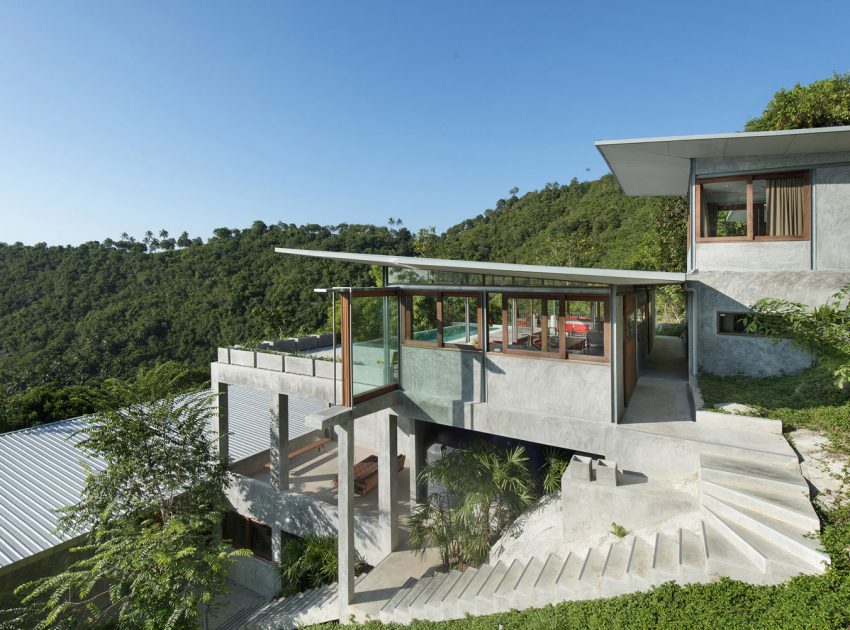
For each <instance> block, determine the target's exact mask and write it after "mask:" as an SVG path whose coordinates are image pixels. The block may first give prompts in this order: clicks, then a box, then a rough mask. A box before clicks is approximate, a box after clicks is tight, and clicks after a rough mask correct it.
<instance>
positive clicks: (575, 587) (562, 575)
mask: <svg viewBox="0 0 850 630" xmlns="http://www.w3.org/2000/svg"><path fill="white" fill-rule="evenodd" d="M589 553H590V549H584V550H579V551H575V552H569V553H567V558H566V560H564V562H563V564H562V565H561V570H560V571H559V572H558V577H557V579H556V587H557V588H556V593H557V594H558V597H559V598H560V599H577V598H578V597H579V596H580V595H581V590H582V589H581V585H580V584H579V580H581V574H582V572H583V571H584V566H585V564H586V563H587V560H588V555H589Z"/></svg>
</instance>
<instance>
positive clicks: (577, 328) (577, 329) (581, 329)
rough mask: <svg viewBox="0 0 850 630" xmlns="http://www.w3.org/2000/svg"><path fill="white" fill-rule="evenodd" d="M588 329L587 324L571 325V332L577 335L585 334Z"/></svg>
mask: <svg viewBox="0 0 850 630" xmlns="http://www.w3.org/2000/svg"><path fill="white" fill-rule="evenodd" d="M588 331H590V325H589V324H575V325H574V326H573V332H574V333H575V334H577V335H586V334H587V333H588Z"/></svg>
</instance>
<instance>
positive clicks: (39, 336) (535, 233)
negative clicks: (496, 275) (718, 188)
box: [0, 176, 685, 430]
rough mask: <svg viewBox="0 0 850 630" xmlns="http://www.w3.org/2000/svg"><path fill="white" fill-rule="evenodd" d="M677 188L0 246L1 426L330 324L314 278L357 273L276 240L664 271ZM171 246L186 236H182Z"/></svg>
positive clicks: (353, 279) (678, 236)
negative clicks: (415, 224) (443, 217)
mask: <svg viewBox="0 0 850 630" xmlns="http://www.w3.org/2000/svg"><path fill="white" fill-rule="evenodd" d="M684 209H685V205H684V203H683V202H682V201H681V200H675V199H673V200H671V199H645V198H643V199H632V198H627V197H625V196H623V194H622V193H621V192H620V190H619V188H618V186H617V184H616V181H615V180H614V179H613V177H611V176H606V177H603V178H601V179H599V180H597V181H591V182H578V181H575V180H574V181H573V182H572V183H570V184H569V185H567V186H560V185H558V184H547V185H546V186H545V187H544V188H543V189H542V190H540V191H534V192H529V193H527V194H525V195H523V196H522V197H518V196H516V195H511V196H510V197H509V198H508V199H501V200H499V201H498V202H497V204H496V208H495V209H494V210H487V211H485V212H484V213H483V214H481V215H479V216H477V217H475V218H473V219H470V220H468V221H464V222H463V223H461V224H459V225H456V226H454V227H452V228H450V229H449V230H447V231H446V233H445V234H442V235H439V236H436V235H433V233H431V232H429V231H427V230H423V231H422V232H421V233H420V234H419V235H417V236H416V237H414V236H413V235H412V234H411V233H410V232H409V231H408V230H407V229H405V228H398V229H396V227H393V228H387V227H376V226H371V225H347V224H346V225H340V226H333V227H323V226H318V225H305V226H295V225H287V224H283V223H279V224H276V225H271V226H267V225H266V224H264V223H262V222H260V221H257V222H255V223H254V224H253V225H252V226H251V227H250V228H248V229H244V230H239V229H229V228H219V229H217V230H215V236H213V237H212V238H210V239H209V240H208V241H207V242H206V243H204V242H202V241H201V239H194V240H192V239H189V238H188V237H183V238H181V239H179V240H177V241H175V240H174V239H164V240H163V241H162V242H158V241H157V240H156V239H151V237H150V233H149V235H148V237H147V238H146V239H145V241H144V242H136V241H134V240H133V239H131V238H130V237H127V236H126V235H125V237H123V238H122V240H120V241H112V240H109V239H107V240H106V241H104V242H102V243H100V242H96V241H94V242H89V243H85V244H83V245H80V246H77V247H47V246H45V245H35V246H25V245H21V244H14V245H7V244H0V430H8V429H12V428H19V427H22V426H29V425H31V424H35V423H39V422H45V421H48V420H51V419H60V418H64V417H70V416H73V415H79V414H82V413H87V412H89V411H91V410H92V409H93V406H94V404H95V403H94V398H95V396H94V394H96V389H97V385H98V383H100V382H102V381H103V379H105V378H110V377H114V378H122V379H126V378H129V377H131V376H132V375H133V374H134V373H135V372H136V370H137V369H138V368H140V367H148V366H150V365H152V364H154V363H156V362H157V361H162V360H166V359H174V360H178V361H182V362H185V363H186V364H187V365H189V366H191V367H194V368H198V370H199V374H201V375H202V374H203V373H204V371H205V370H206V366H207V364H208V363H209V362H210V361H211V360H212V359H213V357H214V353H215V348H216V347H217V346H220V345H224V344H232V343H238V342H245V341H251V340H257V339H261V338H270V337H282V336H290V335H296V334H299V333H302V332H315V331H319V330H322V329H324V328H326V327H327V326H328V324H329V322H328V321H327V311H328V309H327V297H326V296H321V295H317V294H314V293H313V291H312V290H313V288H314V287H322V286H330V285H353V286H357V285H360V286H368V285H371V284H373V283H374V280H373V278H372V276H370V275H369V270H368V269H365V268H363V267H362V266H357V265H348V264H344V263H333V262H328V261H320V260H315V259H307V258H304V259H299V258H294V257H289V258H286V259H284V258H282V257H281V256H279V255H277V254H275V253H274V247H300V248H308V249H326V250H336V251H356V252H368V253H387V254H402V255H416V254H417V253H418V254H421V255H432V256H440V257H447V258H467V259H474V260H493V261H507V262H523V263H541V264H559V265H571V266H594V267H621V268H654V269H666V270H674V269H680V268H681V265H683V264H684V243H685V228H684V221H685V218H684V217H685V211H684ZM178 243H182V244H183V247H180V246H178Z"/></svg>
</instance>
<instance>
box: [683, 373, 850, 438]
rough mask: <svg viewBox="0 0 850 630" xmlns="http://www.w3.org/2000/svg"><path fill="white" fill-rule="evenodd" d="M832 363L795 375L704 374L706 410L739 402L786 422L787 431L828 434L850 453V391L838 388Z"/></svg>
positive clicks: (703, 392) (703, 385) (764, 415)
mask: <svg viewBox="0 0 850 630" xmlns="http://www.w3.org/2000/svg"><path fill="white" fill-rule="evenodd" d="M835 368H836V365H832V364H831V363H829V362H823V363H822V364H820V365H818V366H817V367H814V368H812V369H810V370H806V371H805V372H803V373H802V374H797V375H793V376H776V377H769V378H743V377H740V376H713V375H710V374H703V375H701V376H700V379H699V386H700V390H701V391H702V396H703V399H704V400H705V405H706V408H710V407H712V406H713V405H715V404H718V403H725V402H736V403H743V404H745V405H749V406H751V407H753V408H754V409H755V411H756V415H759V416H762V417H766V418H776V419H778V420H782V424H783V427H784V429H785V431H793V430H794V429H800V428H807V429H812V430H814V431H820V432H822V433H824V434H825V435H826V436H827V437H828V438H829V440H830V442H831V443H832V446H833V448H835V449H836V450H837V451H840V452H843V453H848V454H850V390H845V391H841V390H839V389H838V388H837V387H835V384H834V381H833V377H832V372H833V371H834V370H835Z"/></svg>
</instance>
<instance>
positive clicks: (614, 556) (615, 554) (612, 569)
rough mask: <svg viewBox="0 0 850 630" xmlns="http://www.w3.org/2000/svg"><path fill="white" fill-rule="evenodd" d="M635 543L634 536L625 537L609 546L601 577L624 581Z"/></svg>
mask: <svg viewBox="0 0 850 630" xmlns="http://www.w3.org/2000/svg"><path fill="white" fill-rule="evenodd" d="M635 542H636V539H635V537H634V536H627V537H626V538H623V539H622V540H620V541H619V542H615V543H614V544H613V545H612V546H611V553H609V554H608V561H607V562H606V563H605V569H604V570H603V572H602V575H603V576H604V577H605V578H606V579H609V580H624V579H625V577H626V569H627V567H628V565H629V558H631V556H632V550H633V549H634V546H635Z"/></svg>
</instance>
